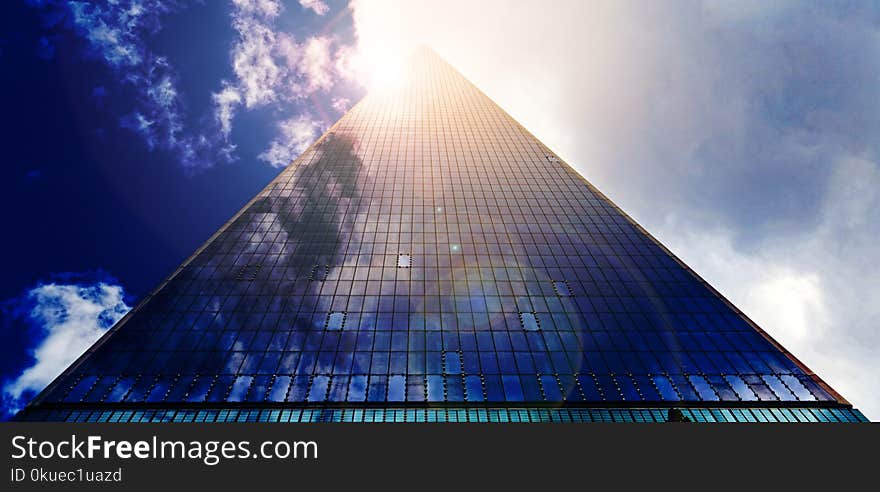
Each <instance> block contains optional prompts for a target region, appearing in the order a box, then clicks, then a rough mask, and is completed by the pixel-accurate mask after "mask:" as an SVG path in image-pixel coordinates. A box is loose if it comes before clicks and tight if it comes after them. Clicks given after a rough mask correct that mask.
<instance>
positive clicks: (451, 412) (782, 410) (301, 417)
mask: <svg viewBox="0 0 880 492" xmlns="http://www.w3.org/2000/svg"><path fill="white" fill-rule="evenodd" d="M23 417H24V418H23V419H22V420H27V421H66V422H110V423H115V422H119V423H121V422H125V423H128V422H283V423H287V422H704V423H705V422H741V423H768V422H773V423H776V422H784V423H807V422H826V423H829V422H830V423H860V422H868V419H867V418H865V416H864V415H862V413H861V412H859V411H858V410H855V409H852V408H822V407H812V408H810V407H805V408H797V407H792V408H787V407H769V408H682V409H669V408H491V407H490V408H320V409H317V408H293V409H281V408H263V409H259V408H243V409H233V408H227V409H218V408H207V409H205V408H180V409H167V410H162V409H140V410H136V409H127V410H120V409H114V410H43V411H32V412H29V413H27V414H25V415H24V416H23Z"/></svg>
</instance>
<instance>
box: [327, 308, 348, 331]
mask: <svg viewBox="0 0 880 492" xmlns="http://www.w3.org/2000/svg"><path fill="white" fill-rule="evenodd" d="M344 324H345V313H341V312H335V313H330V315H329V316H327V329H328V330H341V329H342V326H343V325H344Z"/></svg>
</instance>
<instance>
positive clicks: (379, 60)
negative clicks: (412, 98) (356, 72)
mask: <svg viewBox="0 0 880 492" xmlns="http://www.w3.org/2000/svg"><path fill="white" fill-rule="evenodd" d="M360 63H361V64H362V65H361V68H362V74H363V79H362V80H364V83H365V85H366V86H367V88H368V89H369V90H370V91H371V92H387V91H391V90H394V89H398V88H400V87H401V86H403V85H404V84H405V83H406V77H405V73H404V70H403V59H402V57H399V56H395V55H392V54H385V53H366V54H364V56H363V58H362V59H361V60H360Z"/></svg>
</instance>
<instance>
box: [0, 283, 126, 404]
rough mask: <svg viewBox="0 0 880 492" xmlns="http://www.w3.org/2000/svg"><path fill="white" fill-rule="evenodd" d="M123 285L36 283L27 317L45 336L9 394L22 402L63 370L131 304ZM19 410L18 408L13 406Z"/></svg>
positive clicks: (7, 388) (8, 397)
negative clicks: (126, 301)
mask: <svg viewBox="0 0 880 492" xmlns="http://www.w3.org/2000/svg"><path fill="white" fill-rule="evenodd" d="M123 296H124V293H123V290H122V287H120V286H118V285H112V284H107V283H104V282H98V283H95V284H91V285H76V284H57V283H48V284H42V285H39V286H37V287H35V288H33V289H31V290H30V291H29V292H28V293H27V296H26V300H25V302H27V303H30V304H32V305H33V307H32V309H31V310H30V312H29V313H27V318H28V320H29V321H30V322H31V323H33V324H34V325H36V326H38V327H39V328H40V330H41V332H42V334H43V336H44V338H43V339H42V340H41V341H40V342H39V343H38V344H37V345H36V347H35V348H34V350H33V353H32V355H33V358H34V363H33V365H31V366H30V367H27V368H25V369H24V370H23V372H22V373H21V374H20V375H19V376H18V377H17V378H16V379H14V380H11V381H9V382H8V383H7V384H6V385H4V387H3V394H4V400H7V402H6V403H11V404H12V406H19V407H20V406H21V405H22V404H23V403H24V401H22V400H23V398H25V397H28V396H29V395H32V394H34V393H36V392H39V391H40V390H42V389H43V388H44V387H45V386H46V385H48V384H49V383H50V382H51V381H52V380H53V379H54V378H55V377H56V376H58V375H59V374H60V373H61V371H63V370H64V369H65V368H67V366H69V365H70V364H71V363H72V362H73V361H74V360H75V359H76V358H77V357H79V355H80V354H82V353H83V352H84V351H85V350H86V349H87V348H88V347H89V346H91V345H92V344H93V343H94V342H95V341H96V340H97V339H98V338H99V337H100V336H101V335H103V334H104V333H105V332H106V331H107V330H108V329H109V328H110V327H111V326H113V324H114V323H116V321H118V320H119V319H120V318H121V317H122V316H124V315H125V313H127V312H128V311H129V309H131V308H130V307H129V306H128V305H127V304H126V303H125V301H124V299H123ZM9 410H11V411H14V410H15V409H14V408H12V409H9Z"/></svg>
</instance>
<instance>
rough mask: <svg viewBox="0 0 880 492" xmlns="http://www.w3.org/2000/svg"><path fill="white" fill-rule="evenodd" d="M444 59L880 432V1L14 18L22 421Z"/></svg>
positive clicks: (16, 386) (11, 224) (7, 171)
mask: <svg viewBox="0 0 880 492" xmlns="http://www.w3.org/2000/svg"><path fill="white" fill-rule="evenodd" d="M420 44H426V45H428V46H430V47H431V48H433V49H434V50H435V51H437V52H438V53H439V54H440V55H441V56H443V57H444V58H445V59H446V60H447V61H449V62H450V63H451V64H452V65H453V66H455V67H456V68H457V69H459V70H460V71H461V72H462V73H463V74H464V75H465V76H466V77H468V78H469V79H470V80H471V81H472V82H474V83H475V84H476V85H477V86H478V87H479V88H480V89H482V90H483V91H484V92H485V93H486V94H487V95H488V96H489V97H491V98H492V99H493V100H495V101H496V102H497V103H498V104H499V105H500V106H501V107H503V108H504V109H505V110H507V111H508V112H509V113H510V114H511V115H512V116H513V117H514V118H515V119H517V120H518V121H519V122H520V123H522V124H523V126H525V127H526V128H527V129H528V130H530V131H531V132H532V133H533V134H534V135H535V136H536V137H538V138H539V139H540V140H541V141H543V142H544V143H545V144H547V145H548V146H549V147H550V148H551V149H553V150H554V151H555V152H556V153H557V154H559V155H560V156H561V157H562V158H563V159H564V160H566V161H567V162H568V163H570V164H571V165H572V166H573V167H575V168H576V169H577V170H578V171H580V172H581V173H582V174H583V175H584V176H585V177H586V178H587V179H588V180H590V181H591V182H592V183H593V184H595V185H596V186H597V187H599V189H601V190H602V191H603V192H605V193H606V194H607V195H608V196H609V197H610V198H611V199H612V200H614V201H615V202H616V203H617V204H618V205H620V206H621V207H622V208H623V209H624V210H625V211H627V212H628V213H629V214H630V215H631V216H632V217H633V218H634V219H635V220H636V221H637V222H639V223H640V224H642V225H643V226H644V227H645V228H646V229H647V230H648V231H650V232H651V233H652V234H653V235H654V236H655V237H657V238H658V239H659V240H660V241H661V242H663V243H664V244H665V245H666V246H667V247H669V248H670V249H671V250H672V251H673V252H674V253H675V254H676V255H678V256H679V257H680V258H682V259H683V260H684V261H685V262H686V263H687V264H688V265H690V266H691V267H692V268H693V269H694V270H695V271H696V272H697V273H699V274H700V275H701V276H703V278H705V279H706V280H707V281H708V282H709V283H711V284H712V285H713V286H715V287H716V288H717V289H718V290H719V291H720V292H721V293H722V294H724V295H725V296H727V297H728V298H729V299H731V301H733V303H734V304H736V305H737V306H738V307H739V308H740V309H742V310H743V311H744V312H745V313H746V314H747V315H748V316H749V317H751V318H752V319H753V320H755V321H756V322H757V323H758V324H759V325H761V326H762V328H764V329H765V330H766V331H767V332H768V333H770V334H771V335H772V336H773V337H775V338H776V339H777V340H779V341H780V342H781V343H782V344H783V345H784V346H785V347H786V348H788V349H789V350H790V351H791V352H793V353H794V354H795V355H796V356H797V357H798V358H799V359H801V360H802V361H803V362H804V363H806V364H807V365H808V366H809V367H810V368H812V369H813V370H814V371H816V372H817V373H818V374H819V375H821V376H822V377H823V379H825V380H826V381H827V382H828V383H829V384H831V386H832V387H834V388H835V389H836V390H838V391H839V392H840V393H841V394H843V396H844V397H846V398H847V399H849V400H850V401H851V402H852V403H853V404H854V405H855V406H856V407H857V408H859V409H861V410H862V411H863V412H864V413H865V414H866V415H867V416H868V417H869V418H871V419H874V420H877V419H880V383H878V378H877V374H878V369H880V362H878V360H880V358H878V357H877V356H876V355H877V354H878V351H880V332H878V330H877V328H878V326H880V323H878V322H880V289H878V286H880V266H878V265H880V248H878V247H876V245H875V243H876V241H877V239H878V238H880V4H877V3H876V2H871V1H865V2H859V1H839V2H834V1H825V2H806V1H797V2H794V1H787V0H776V1H773V2H766V1H756V0H739V1H724V0H716V1H708V0H704V1H697V0H691V1H688V0H680V1H671V0H670V1H663V2H641V1H638V2H636V1H625V0H614V1H602V0H596V1H591V2H583V1H578V0H574V1H565V0H557V1H554V2H552V3H548V2H538V1H534V2H526V1H513V0H508V1H500V0H484V1H481V2H469V1H457V0H453V1H446V2H430V1H418V0H410V1H405V2H400V1H397V2H395V1H390V0H389V1H382V0H375V1H374V0H370V1H367V0H353V1H351V2H346V1H321V0H299V1H296V0H286V1H282V0H233V1H230V2H225V1H202V2H199V1H193V2H186V1H183V0H179V1H178V0H114V1H107V2H97V1H96V2H68V1H60V0H59V1H50V0H44V1H40V0H27V1H18V0H16V1H9V2H3V3H2V6H0V66H2V72H0V73H2V75H0V91H2V92H0V94H2V96H0V97H2V98H3V107H4V113H5V114H7V115H12V116H11V117H7V124H6V128H5V130H4V131H3V132H2V134H0V139H2V144H3V147H4V149H5V153H4V163H3V166H2V167H0V173H2V174H0V201H2V205H3V209H4V210H7V213H6V214H4V219H5V222H6V228H7V230H8V231H9V232H8V233H7V236H6V237H7V238H8V239H7V240H6V241H3V243H2V248H3V253H4V256H5V257H7V258H10V259H11V260H12V261H10V262H8V264H7V268H6V269H5V275H4V277H3V281H2V282H0V299H3V301H2V304H0V316H2V320H0V321H2V325H0V329H2V330H3V340H4V342H5V343H4V348H3V355H4V356H3V357H2V358H0V391H2V404H3V407H4V409H5V411H6V412H11V411H15V409H17V408H20V407H21V405H23V404H24V403H26V401H27V400H28V398H30V397H32V396H33V395H34V394H35V393H36V392H38V391H39V390H40V389H42V387H43V386H44V385H45V384H47V383H48V382H50V381H51V379H52V378H54V376H55V375H57V374H58V373H59V372H60V371H61V370H63V369H64V368H65V367H66V366H67V365H69V363H70V362H71V361H72V360H74V359H75V358H76V357H77V356H78V355H79V354H80V353H81V352H82V351H83V350H84V349H85V348H87V347H88V346H89V345H90V344H91V343H92V341H93V340H95V339H96V338H97V337H98V336H100V334H101V333H103V332H104V331H105V330H106V329H108V328H109V327H110V326H112V324H113V323H114V322H115V321H116V320H117V319H119V318H120V317H121V316H122V315H123V314H124V313H125V312H126V311H127V310H128V309H130V307H131V306H133V305H135V304H136V303H137V300H138V299H139V298H142V297H143V296H144V295H145V294H147V293H148V292H149V291H150V290H151V289H153V288H154V287H155V286H156V285H157V284H158V283H159V282H161V280H162V279H164V278H165V277H166V276H167V275H168V274H169V273H170V272H171V271H173V269H174V268H175V267H176V266H177V265H178V264H179V263H180V262H181V261H183V260H184V259H185V258H186V257H187V256H189V254H190V253H192V251H194V250H195V249H196V248H197V247H198V246H199V245H200V244H201V243H203V242H204V241H205V240H206V239H207V238H208V237H209V236H210V235H211V234H212V233H213V232H214V231H215V230H216V229H217V228H218V227H219V226H220V225H221V224H222V223H223V222H225V221H226V219H228V218H229V217H230V216H231V215H232V214H234V213H235V212H236V211H237V210H238V209H239V208H240V207H241V206H242V205H244V203H245V202H246V201H247V200H248V199H249V198H250V197H251V196H253V195H254V194H255V193H256V192H257V191H259V190H260V189H261V188H262V187H263V186H265V185H266V184H267V183H268V182H269V181H270V180H271V179H272V178H273V177H274V176H275V175H277V173H278V172H279V171H280V169H281V168H282V167H283V166H285V165H287V163H289V162H291V161H292V160H293V159H294V158H295V157H296V156H297V155H298V153H299V152H301V151H302V150H304V149H305V147H307V146H308V145H309V144H310V143H311V142H312V141H313V140H314V139H316V138H317V137H318V136H319V135H320V134H321V133H322V132H323V131H324V129H326V128H327V127H329V126H330V125H331V124H332V123H333V122H334V121H335V120H336V119H337V118H339V116H341V115H342V114H343V112H344V111H345V109H346V108H348V107H350V105H351V104H353V103H354V102H356V101H357V100H358V99H359V98H360V97H362V96H363V94H364V93H365V92H366V91H367V90H369V89H370V88H376V87H381V86H382V85H383V84H385V83H388V81H389V80H393V75H394V73H395V72H396V71H397V70H399V66H400V63H402V61H403V60H404V59H405V57H406V55H407V54H408V53H409V52H410V51H411V50H412V49H414V48H415V47H416V46H418V45H420Z"/></svg>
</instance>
